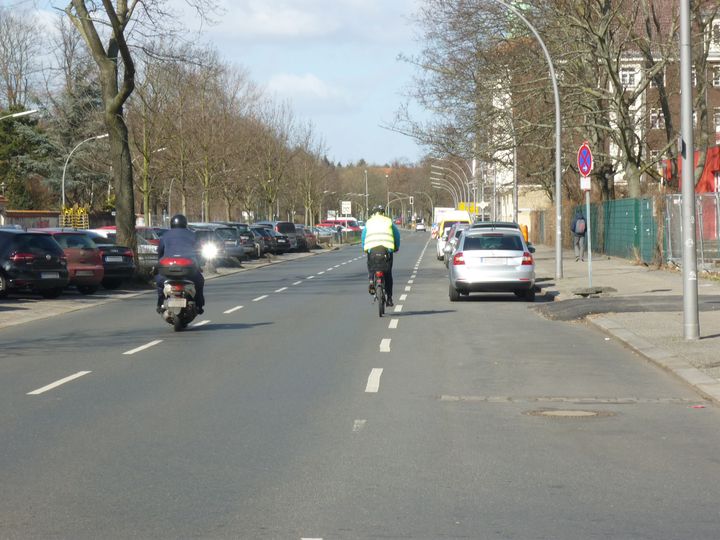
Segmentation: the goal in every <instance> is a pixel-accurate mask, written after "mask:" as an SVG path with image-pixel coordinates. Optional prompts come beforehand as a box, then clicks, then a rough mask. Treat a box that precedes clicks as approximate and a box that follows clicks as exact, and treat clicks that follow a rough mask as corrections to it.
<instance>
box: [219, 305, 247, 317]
mask: <svg viewBox="0 0 720 540" xmlns="http://www.w3.org/2000/svg"><path fill="white" fill-rule="evenodd" d="M242 308H243V306H235V307H234V308H230V309H228V310H227V311H223V313H224V314H225V315H230V313H234V312H236V311H237V310H239V309H242Z"/></svg>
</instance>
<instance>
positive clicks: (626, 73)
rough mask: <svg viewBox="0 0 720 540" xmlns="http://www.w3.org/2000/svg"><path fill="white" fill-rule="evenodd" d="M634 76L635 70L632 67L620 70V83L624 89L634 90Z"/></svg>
mask: <svg viewBox="0 0 720 540" xmlns="http://www.w3.org/2000/svg"><path fill="white" fill-rule="evenodd" d="M635 74H636V70H635V68H634V67H624V68H620V82H621V83H622V85H623V87H625V88H635Z"/></svg>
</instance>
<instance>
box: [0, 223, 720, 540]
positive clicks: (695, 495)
mask: <svg viewBox="0 0 720 540" xmlns="http://www.w3.org/2000/svg"><path fill="white" fill-rule="evenodd" d="M427 241H428V236H427V235H425V234H420V233H415V234H412V233H408V234H405V235H404V237H403V249H402V250H401V251H400V253H398V254H397V255H396V257H395V271H394V275H395V283H396V285H395V287H396V290H395V295H394V296H395V301H396V304H397V307H396V308H395V309H392V308H391V309H390V310H389V313H388V314H387V315H386V317H383V318H382V319H381V318H379V317H378V316H377V310H376V309H375V307H374V306H373V305H372V304H371V302H370V297H369V295H368V294H367V286H366V273H365V263H364V258H363V257H362V256H361V254H360V253H359V250H358V249H357V248H346V249H343V250H340V251H335V252H331V253H327V254H323V255H320V256H315V257H309V258H306V259H302V260H297V261H293V262H289V263H287V264H281V265H274V266H269V267H265V268H262V269H258V270H253V271H250V272H244V273H240V274H235V275H231V276H227V277H224V278H220V279H216V280H212V281H209V282H208V284H207V290H206V295H207V298H208V304H207V309H206V312H205V315H203V316H202V317H201V318H200V319H198V320H196V323H195V324H194V325H193V326H192V327H191V328H189V329H188V331H186V332H182V333H174V332H173V331H172V329H171V327H170V326H169V325H167V324H166V323H164V322H163V321H162V320H161V319H160V317H159V316H158V315H157V314H156V313H155V312H154V298H153V296H152V293H148V294H146V295H140V296H138V297H134V298H128V299H124V300H121V301H117V302H111V303H107V304H103V305H99V306H96V307H93V308H90V309H85V310H81V311H76V312H72V313H67V314H65V315H63V316H58V317H55V318H52V319H45V320H40V321H35V322H30V323H27V324H24V325H21V326H15V327H8V328H5V329H3V330H0V345H1V347H0V486H2V497H0V538H13V539H14V538H19V539H26V538H73V539H83V538H88V539H89V538H93V539H95V538H168V539H169V538H249V539H255V538H270V539H276V538H277V539H301V538H324V539H335V538H343V539H345V538H347V539H361V538H420V539H439V538H502V539H505V538H512V539H539V538H548V539H565V538H566V539H573V540H575V539H579V538H653V539H677V538H693V539H705V538H707V539H711V538H712V539H715V538H717V537H718V530H720V515H719V513H718V509H717V508H718V504H717V501H718V500H719V499H720V482H718V480H720V473H719V472H718V471H719V470H720V468H719V467H718V465H719V464H720V458H718V453H717V448H718V447H720V432H719V431H718V429H717V426H718V425H719V424H720V414H718V410H717V408H715V407H714V406H712V405H711V404H710V403H708V402H705V401H704V400H703V399H702V398H701V397H700V396H699V395H697V394H696V393H695V392H694V391H693V390H692V389H691V388H689V387H687V386H685V385H683V384H682V383H681V382H679V381H677V380H676V379H674V378H672V377H671V376H670V375H668V374H666V373H664V372H662V371H660V370H659V369H657V368H655V367H654V366H652V365H650V364H648V363H646V362H645V361H643V360H641V359H640V358H639V357H637V356H636V355H634V354H633V353H631V352H630V351H628V350H626V349H624V348H623V347H622V346H620V345H619V344H618V343H616V342H615V341H612V340H609V339H607V338H606V337H605V336H604V335H603V334H601V333H599V332H597V331H595V330H593V329H591V328H589V327H587V326H585V325H583V324H580V323H568V322H561V321H553V320H548V319H546V318H544V317H541V316H540V315H539V314H538V313H537V312H536V311H535V310H533V309H531V308H530V307H529V305H528V304H527V303H526V302H524V301H521V300H519V299H516V298H515V297H514V295H485V296H472V297H471V298H470V300H469V301H463V302H457V303H452V304H451V303H450V302H449V301H448V296H447V278H446V270H445V268H444V267H443V266H442V264H441V263H440V262H439V261H437V260H435V257H434V245H432V244H428V243H427ZM426 245H427V249H425V247H426ZM418 261H419V263H418ZM416 266H417V267H418V268H417V270H416V269H415V267H416ZM241 306H242V307H241Z"/></svg>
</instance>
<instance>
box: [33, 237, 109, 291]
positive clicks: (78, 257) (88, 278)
mask: <svg viewBox="0 0 720 540" xmlns="http://www.w3.org/2000/svg"><path fill="white" fill-rule="evenodd" d="M32 230H34V231H38V232H46V233H48V234H49V235H51V236H52V237H53V238H54V239H55V241H56V242H57V243H58V244H59V245H60V247H61V248H62V249H63V252H64V253H65V257H66V259H67V269H68V277H69V280H70V281H69V282H68V285H71V286H74V287H76V288H77V290H78V291H79V292H80V293H82V294H93V293H94V292H95V291H97V290H98V287H100V283H102V280H103V277H105V268H104V267H103V257H102V252H101V251H100V248H98V247H97V246H96V245H95V242H93V241H92V239H91V238H90V236H89V235H88V234H87V233H86V232H85V231H83V230H78V229H63V228H57V229H32Z"/></svg>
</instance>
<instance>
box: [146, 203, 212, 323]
mask: <svg viewBox="0 0 720 540" xmlns="http://www.w3.org/2000/svg"><path fill="white" fill-rule="evenodd" d="M187 224H188V222H187V218H186V217H185V216H183V215H182V214H176V215H174V216H173V217H172V218H171V219H170V230H169V231H167V232H166V233H165V234H163V235H162V237H160V245H159V246H158V259H161V258H162V257H163V256H165V255H166V254H167V255H168V256H179V257H188V258H190V259H193V260H194V261H195V262H198V256H197V240H196V238H195V233H194V232H192V231H191V230H188V228H187ZM189 279H190V280H191V281H192V282H193V283H194V284H195V306H196V307H197V312H198V313H199V314H202V313H203V312H204V311H205V310H204V309H203V307H204V306H205V295H204V294H203V287H204V286H205V278H204V277H203V275H202V273H201V272H200V264H199V263H198V271H197V272H195V274H194V275H193V276H190V278H189ZM164 282H165V277H164V276H163V275H161V274H158V275H157V276H155V283H156V285H157V295H158V296H157V312H158V313H162V312H163V307H162V306H163V301H164V300H165V298H164V295H163V283H164Z"/></svg>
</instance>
